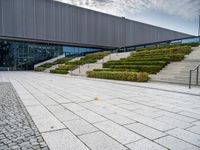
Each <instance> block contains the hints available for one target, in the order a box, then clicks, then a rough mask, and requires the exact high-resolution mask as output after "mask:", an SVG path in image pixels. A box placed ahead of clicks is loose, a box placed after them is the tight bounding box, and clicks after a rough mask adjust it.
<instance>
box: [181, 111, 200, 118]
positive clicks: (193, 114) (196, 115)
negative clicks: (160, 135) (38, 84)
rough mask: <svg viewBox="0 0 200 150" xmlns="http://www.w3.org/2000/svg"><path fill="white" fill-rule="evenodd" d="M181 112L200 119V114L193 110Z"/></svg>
mask: <svg viewBox="0 0 200 150" xmlns="http://www.w3.org/2000/svg"><path fill="white" fill-rule="evenodd" d="M179 114H181V115H185V116H188V117H191V118H195V119H200V115H199V114H196V113H193V112H189V111H183V112H180V113H179Z"/></svg>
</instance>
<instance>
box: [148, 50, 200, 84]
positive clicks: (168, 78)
mask: <svg viewBox="0 0 200 150" xmlns="http://www.w3.org/2000/svg"><path fill="white" fill-rule="evenodd" d="M198 64H200V47H196V48H193V51H192V52H191V53H190V54H189V55H186V56H185V59H184V60H182V61H180V62H172V63H170V64H169V65H167V66H166V67H165V68H163V69H162V70H161V71H160V72H159V73H157V74H156V75H150V78H151V79H150V81H159V82H168V83H178V84H188V83H189V71H190V70H191V69H194V68H195V67H196V66H197V65H198ZM199 81H200V76H199ZM195 83H196V73H193V75H192V84H195Z"/></svg>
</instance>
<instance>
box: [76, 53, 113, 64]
mask: <svg viewBox="0 0 200 150" xmlns="http://www.w3.org/2000/svg"><path fill="white" fill-rule="evenodd" d="M109 54H110V52H107V51H104V52H96V53H91V54H87V55H86V56H85V57H83V58H81V59H80V60H79V61H76V62H75V63H76V64H77V65H83V64H86V63H95V62H97V60H99V59H103V58H104V57H105V56H107V55H109Z"/></svg>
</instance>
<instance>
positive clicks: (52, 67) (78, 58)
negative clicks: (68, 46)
mask: <svg viewBox="0 0 200 150" xmlns="http://www.w3.org/2000/svg"><path fill="white" fill-rule="evenodd" d="M63 58H64V57H63ZM81 58H82V57H75V58H73V59H72V60H70V61H69V62H75V61H77V60H80V59H81ZM59 59H60V58H59ZM57 60H58V59H57ZM54 61H56V60H54ZM56 68H58V64H56V65H53V66H51V67H50V68H47V69H46V70H44V72H47V73H49V72H50V70H55V69H56Z"/></svg>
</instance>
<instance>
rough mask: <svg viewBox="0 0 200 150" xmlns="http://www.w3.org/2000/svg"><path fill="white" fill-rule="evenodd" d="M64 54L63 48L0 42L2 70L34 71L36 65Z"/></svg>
mask: <svg viewBox="0 0 200 150" xmlns="http://www.w3.org/2000/svg"><path fill="white" fill-rule="evenodd" d="M62 54H63V47H62V46H57V45H47V44H36V43H27V42H14V41H5V40H0V70H2V69H3V70H32V69H33V66H34V64H36V63H38V62H41V61H45V60H48V59H51V58H53V57H56V56H59V55H62Z"/></svg>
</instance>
